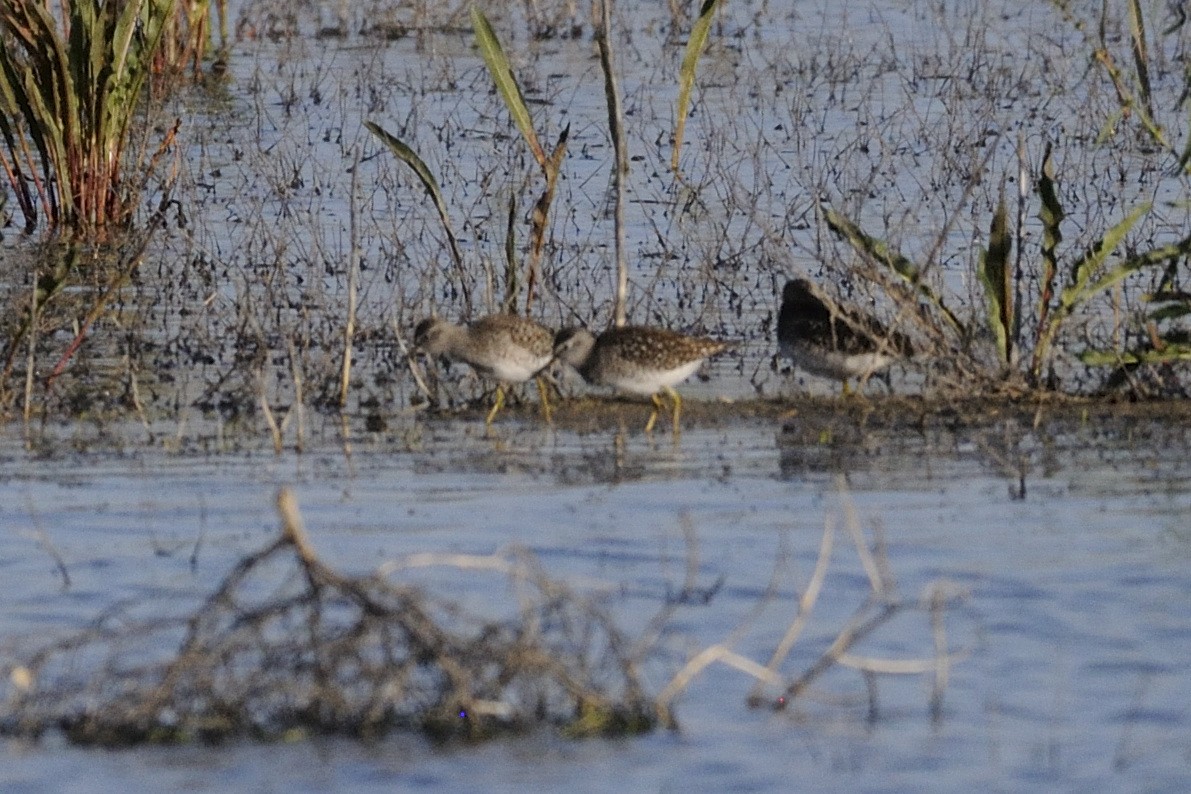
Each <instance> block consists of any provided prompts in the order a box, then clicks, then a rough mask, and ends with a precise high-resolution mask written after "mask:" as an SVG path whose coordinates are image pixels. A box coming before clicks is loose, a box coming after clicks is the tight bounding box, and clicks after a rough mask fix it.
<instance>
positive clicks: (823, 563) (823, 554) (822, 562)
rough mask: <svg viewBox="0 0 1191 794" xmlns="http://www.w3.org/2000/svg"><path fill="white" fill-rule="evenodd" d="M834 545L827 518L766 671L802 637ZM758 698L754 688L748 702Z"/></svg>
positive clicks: (832, 523)
mask: <svg viewBox="0 0 1191 794" xmlns="http://www.w3.org/2000/svg"><path fill="white" fill-rule="evenodd" d="M834 544H835V521H833V520H832V519H831V517H830V516H829V517H828V518H827V520H826V521H825V522H824V524H823V537H822V538H821V539H820V541H819V557H818V559H817V560H816V562H815V570H814V572H813V573H811V579H810V581H809V582H808V583H807V585H806V589H805V590H803V592H802V596H801V597H799V599H798V611H797V612H796V613H795V614H794V620H793V621H791V623H790V627H789V628H788V629H786V633H785V635H783V636H782V639H781V641H780V642H778V644H777V647H776V648H775V649H774V651H773V655H772V656H770V657H769V663H768V664H766V665H765V667H766V669H768V670H770V671H775V672H776V670H777V668H778V667H780V666H781V665H782V663H783V662H785V661H786V657H787V656H788V655H789V654H790V650H791V649H792V648H793V647H794V643H796V642H798V638H799V637H800V636H802V632H803V630H804V629H805V628H806V625H807V623H808V621H810V616H811V611H812V610H813V609H814V608H815V602H816V601H818V600H819V593H820V592H821V591H822V589H823V580H824V579H826V578H827V568H828V567H829V565H830V563H831V550H832V547H833V546H834ZM760 696H761V691H760V689H759V688H755V689H754V690H753V691H752V692H751V693H750V694H749V702H754V701H755V700H756V699H758V698H759V697H760Z"/></svg>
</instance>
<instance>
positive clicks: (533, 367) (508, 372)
mask: <svg viewBox="0 0 1191 794" xmlns="http://www.w3.org/2000/svg"><path fill="white" fill-rule="evenodd" d="M550 359H551V356H531V355H528V354H527V355H524V356H510V357H507V358H505V359H502V360H501V361H495V362H491V363H490V365H489V366H487V367H484V368H482V369H481V368H479V367H476V369H477V370H478V371H479V373H480V374H481V375H483V376H484V377H485V378H489V379H490V380H494V381H498V382H500V383H521V382H522V381H527V380H529V379H530V378H532V377H533V376H534V375H537V374H538V373H539V372H540V371H541V370H542V368H543V367H545V366H546V365H547V364H549V363H550ZM473 366H474V365H473Z"/></svg>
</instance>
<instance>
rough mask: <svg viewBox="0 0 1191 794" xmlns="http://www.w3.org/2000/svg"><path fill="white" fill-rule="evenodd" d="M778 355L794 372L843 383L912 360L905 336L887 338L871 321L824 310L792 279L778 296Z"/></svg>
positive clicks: (816, 297)
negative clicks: (792, 367) (789, 364)
mask: <svg viewBox="0 0 1191 794" xmlns="http://www.w3.org/2000/svg"><path fill="white" fill-rule="evenodd" d="M777 339H778V346H779V348H780V350H781V353H782V355H784V356H787V357H789V358H790V359H792V360H793V361H794V364H795V366H797V367H798V368H800V369H802V370H805V371H806V372H809V373H811V374H812V375H819V376H822V377H824V378H832V379H834V380H838V381H841V382H842V383H843V390H844V393H845V394H847V392H848V378H859V379H860V380H861V381H862V382H863V381H865V380H867V379H868V378H869V377H870V376H871V375H873V374H874V373H876V372H880V371H881V370H883V369H885V368H886V367H888V366H889V365H890V364H892V363H893V362H895V361H898V360H899V359H902V358H907V357H909V356H912V355H913V354H914V348H913V346H912V345H911V344H910V340H909V338H908V337H906V335H905V334H902V333H898V332H896V331H893V332H890V331H888V330H886V328H885V327H884V326H883V325H882V324H881V323H880V321H878V320H877V319H876V318H875V317H870V316H869V315H866V314H863V313H862V312H860V311H858V310H855V309H846V308H843V307H838V306H831V305H828V303H827V302H826V301H824V300H823V298H821V297H820V296H819V295H818V294H817V293H816V291H815V288H814V287H812V286H811V283H810V282H809V281H807V280H806V279H801V278H799V279H794V280H792V281H789V282H787V283H786V287H785V289H783V290H782V305H781V309H780V311H779V312H778V317H777Z"/></svg>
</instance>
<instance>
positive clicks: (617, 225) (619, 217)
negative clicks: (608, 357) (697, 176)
mask: <svg viewBox="0 0 1191 794" xmlns="http://www.w3.org/2000/svg"><path fill="white" fill-rule="evenodd" d="M612 2H613V0H596V3H597V4H598V6H599V9H598V11H599V16H598V19H599V24H598V25H597V26H596V30H595V34H596V36H595V38H596V44H597V45H598V46H599V49H600V68H601V70H602V71H603V73H604V96H605V98H606V99H607V102H608V133H609V134H610V135H611V137H612V151H613V153H614V155H615V158H614V163H613V167H612V189H613V192H614V194H615V196H616V199H615V200H616V206H615V210H614V215H613V226H614V229H615V235H616V298H615V305H614V308H613V320H612V322H613V324H614V325H615V326H616V327H617V328H620V327H622V326H623V325H624V324H625V322H626V321H627V320H626V316H627V303H628V291H629V264H628V259H627V257H626V255H625V231H624V193H625V181H626V180H627V179H628V175H629V155H628V149H627V146H626V144H625V140H624V108H623V107H622V106H621V101H620V83H619V80H618V79H617V76H616V66H615V61H614V59H613V55H612V38H611V30H612Z"/></svg>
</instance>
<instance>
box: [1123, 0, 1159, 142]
mask: <svg viewBox="0 0 1191 794" xmlns="http://www.w3.org/2000/svg"><path fill="white" fill-rule="evenodd" d="M1128 5H1129V40H1130V42H1131V44H1132V50H1133V66H1134V68H1135V69H1136V70H1137V87H1138V92H1139V93H1140V94H1141V103H1142V106H1143V107H1144V108H1145V112H1146V115H1147V116H1149V117H1150V118H1151V119H1152V118H1153V117H1154V103H1153V100H1152V98H1151V92H1150V65H1149V64H1150V55H1149V46H1148V45H1147V44H1146V26H1145V17H1144V16H1142V12H1141V3H1140V2H1138V0H1128Z"/></svg>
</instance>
